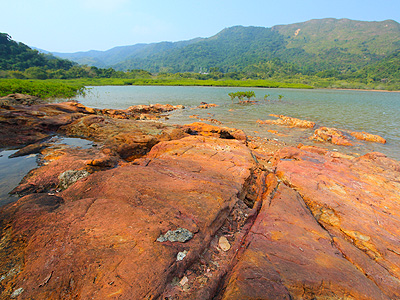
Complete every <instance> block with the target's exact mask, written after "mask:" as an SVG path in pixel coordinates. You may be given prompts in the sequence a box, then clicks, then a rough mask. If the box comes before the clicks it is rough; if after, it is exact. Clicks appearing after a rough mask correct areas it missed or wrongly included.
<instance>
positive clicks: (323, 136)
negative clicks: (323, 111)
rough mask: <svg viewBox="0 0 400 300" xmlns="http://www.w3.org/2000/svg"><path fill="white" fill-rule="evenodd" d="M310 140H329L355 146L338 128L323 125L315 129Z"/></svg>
mask: <svg viewBox="0 0 400 300" xmlns="http://www.w3.org/2000/svg"><path fill="white" fill-rule="evenodd" d="M310 140H315V141H318V142H329V143H332V144H334V145H338V146H353V143H352V142H351V141H350V140H349V139H348V138H347V137H346V136H345V135H344V133H343V132H341V131H340V130H338V129H336V128H328V127H321V128H318V129H316V130H315V131H314V135H312V136H311V137H310Z"/></svg>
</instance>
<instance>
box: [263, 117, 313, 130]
mask: <svg viewBox="0 0 400 300" xmlns="http://www.w3.org/2000/svg"><path fill="white" fill-rule="evenodd" d="M270 116H271V117H276V118H278V119H277V120H265V121H262V120H258V121H257V123H258V124H274V125H283V126H288V127H298V128H314V126H315V122H311V121H306V120H300V119H297V118H292V117H288V116H283V115H274V114H271V115H270Z"/></svg>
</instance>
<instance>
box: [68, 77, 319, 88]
mask: <svg viewBox="0 0 400 300" xmlns="http://www.w3.org/2000/svg"><path fill="white" fill-rule="evenodd" d="M62 81H63V82H66V83H69V84H83V85H85V86H101V85H142V86H143V85H155V86H216V87H264V88H296V89H312V88H313V87H312V86H310V85H306V84H302V83H288V82H276V81H271V80H251V79H249V80H198V79H174V78H140V79H124V78H82V79H67V80H62Z"/></svg>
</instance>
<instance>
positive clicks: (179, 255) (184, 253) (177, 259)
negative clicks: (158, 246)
mask: <svg viewBox="0 0 400 300" xmlns="http://www.w3.org/2000/svg"><path fill="white" fill-rule="evenodd" d="M187 254H188V252H187V250H184V251H182V252H178V254H177V256H176V261H181V260H183V259H184V258H185V257H186V255H187Z"/></svg>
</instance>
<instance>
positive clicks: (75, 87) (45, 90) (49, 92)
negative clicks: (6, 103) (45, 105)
mask: <svg viewBox="0 0 400 300" xmlns="http://www.w3.org/2000/svg"><path fill="white" fill-rule="evenodd" d="M14 93H20V94H27V95H32V96H36V97H39V98H42V99H47V98H72V97H74V96H76V95H79V94H81V95H82V94H85V86H84V85H82V84H81V83H64V82H60V81H52V80H22V79H0V97H3V96H7V95H8V94H14Z"/></svg>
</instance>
